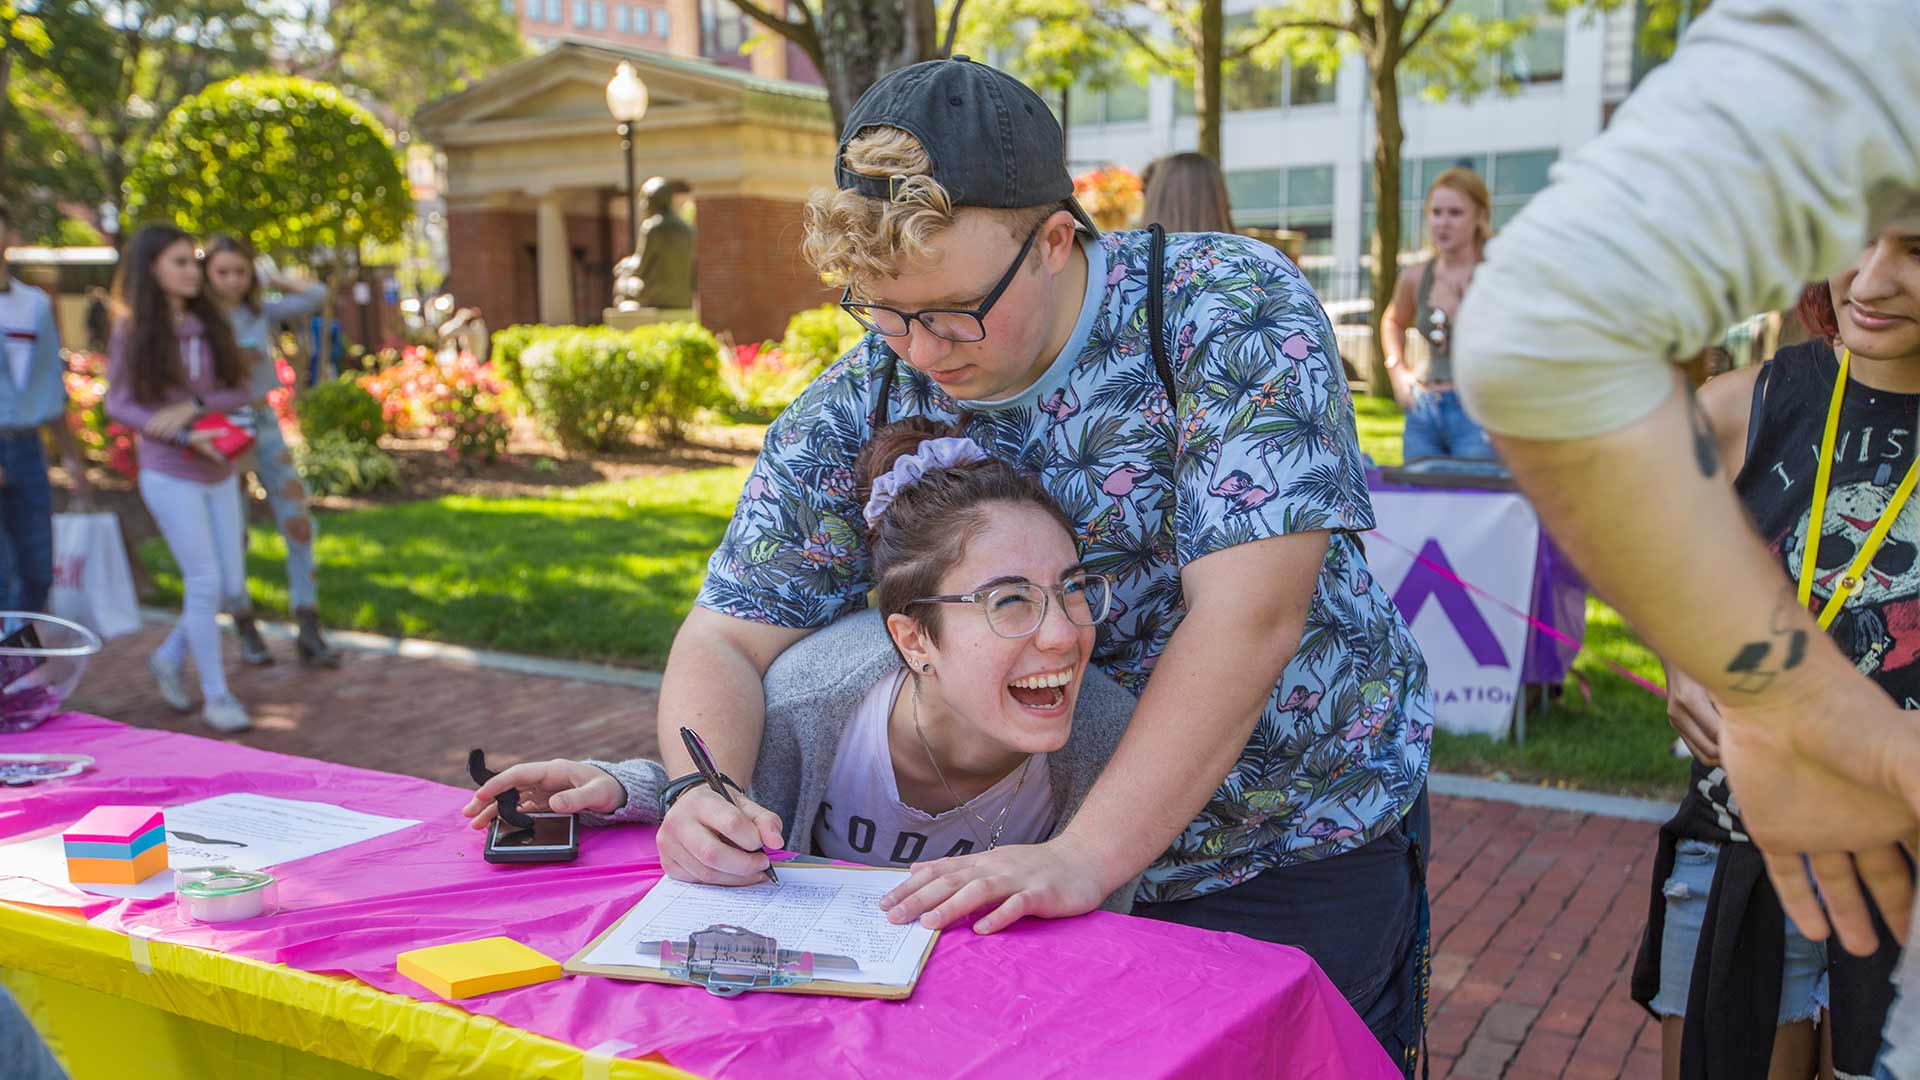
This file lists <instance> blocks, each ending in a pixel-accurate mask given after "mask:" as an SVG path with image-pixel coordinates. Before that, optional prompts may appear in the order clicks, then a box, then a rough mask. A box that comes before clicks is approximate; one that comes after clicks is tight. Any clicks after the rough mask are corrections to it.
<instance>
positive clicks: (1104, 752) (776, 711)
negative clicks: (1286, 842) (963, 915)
mask: <svg viewBox="0 0 1920 1080" xmlns="http://www.w3.org/2000/svg"><path fill="white" fill-rule="evenodd" d="M900 666H901V664H900V657H899V654H898V653H896V652H894V649H893V641H892V639H890V638H889V637H888V636H887V631H886V625H885V624H884V623H883V622H882V621H881V618H880V614H879V613H878V612H874V611H867V612H862V613H860V614H858V615H850V616H847V617H846V618H843V619H840V620H838V621H837V622H835V623H834V624H833V625H831V626H828V627H826V628H825V629H823V630H818V631H815V632H814V633H812V634H809V635H807V637H805V638H804V639H802V640H801V641H800V642H799V643H798V644H796V645H794V646H793V647H792V648H790V649H788V650H787V651H786V652H784V653H781V654H780V657H779V659H777V660H775V661H774V663H773V666H772V667H771V668H770V669H768V671H767V681H766V700H767V723H766V729H765V732H764V733H763V734H762V735H761V739H760V758H759V763H758V764H757V765H755V767H754V770H753V783H752V784H751V785H749V793H750V794H751V795H752V796H753V800H754V801H755V802H757V803H759V804H760V805H762V806H764V807H766V808H767V809H769V810H771V811H773V812H774V813H776V814H779V815H780V821H781V823H782V824H784V825H785V826H786V828H787V836H786V847H787V849H788V850H789V851H793V852H795V853H797V854H801V855H811V854H813V825H814V819H815V817H816V815H817V814H818V813H819V810H820V803H821V801H822V800H824V799H825V798H826V794H827V778H828V776H829V775H830V774H831V773H832V772H833V761H834V757H835V755H836V754H837V753H838V752H839V749H840V737H841V735H842V734H844V733H845V732H846V730H847V724H848V722H849V721H851V720H852V718H853V714H854V710H855V709H856V708H858V707H859V705H860V702H861V700H862V699H863V698H865V697H866V696H867V694H868V693H869V692H870V691H872V689H873V688H874V687H875V686H876V685H878V684H879V682H880V680H881V679H883V678H886V677H887V676H889V675H891V674H893V673H894V672H895V671H898V670H899V669H900ZM1134 704H1135V701H1134V697H1133V695H1132V694H1129V693H1128V692H1127V691H1125V690H1123V689H1121V687H1120V685H1119V684H1118V683H1116V682H1114V681H1113V680H1112V679H1109V678H1107V677H1106V676H1105V675H1104V674H1102V673H1100V672H1099V671H1098V670H1096V669H1092V668H1089V669H1088V670H1087V673H1086V675H1085V677H1084V678H1083V679H1082V680H1081V683H1080V700H1079V702H1078V703H1077V704H1076V705H1075V706H1074V714H1073V730H1072V732H1071V733H1070V734H1069V735H1068V736H1067V744H1066V745H1065V746H1063V747H1061V748H1060V749H1058V750H1056V751H1054V752H1053V753H1051V754H1049V755H1047V765H1048V773H1049V776H1050V778H1051V780H1052V784H1053V802H1054V805H1055V806H1057V807H1059V808H1060V824H1059V825H1058V826H1055V831H1056V832H1058V830H1059V829H1060V828H1063V827H1065V825H1066V823H1067V821H1068V820H1069V819H1071V818H1072V817H1073V814H1074V812H1075V811H1077V810H1078V809H1079V808H1080V803H1081V801H1082V800H1083V799H1085V798H1086V797H1087V791H1088V790H1089V789H1091V788H1092V787H1093V782H1094V781H1095V780H1096V779H1098V778H1099V776H1100V770H1101V769H1103V768H1105V767H1106V764H1107V759H1108V758H1110V757H1112V756H1113V751H1114V748H1115V747H1116V746H1118V745H1119V744H1120V736H1121V735H1122V734H1123V733H1124V732H1125V731H1126V729H1127V721H1128V720H1129V719H1131V718H1132V716H1133V707H1134ZM587 764H589V765H595V766H598V767H599V768H602V769H605V770H606V771H607V772H609V773H611V774H613V776H614V778H615V779H617V780H619V781H620V785H621V786H622V787H624V788H626V790H627V801H626V805H625V806H622V807H621V808H620V809H619V810H617V811H615V812H613V813H611V814H586V815H583V816H584V817H585V818H586V820H587V822H588V823H589V824H593V825H604V824H611V823H614V822H638V823H642V824H649V825H650V824H657V823H658V822H659V820H660V816H661V807H660V795H661V791H662V789H664V788H665V787H666V785H667V779H668V778H667V773H666V768H665V767H664V766H662V765H661V764H660V763H659V762H657V761H649V760H647V759H645V758H634V759H632V760H629V761H619V762H613V761H589V762H588V763H587ZM1138 885H1139V879H1137V878H1136V879H1135V880H1133V881H1130V882H1128V883H1127V884H1126V885H1125V886H1123V887H1121V888H1120V890H1119V891H1117V892H1115V893H1114V894H1113V895H1111V896H1109V897H1107V899H1106V902H1105V903H1104V904H1102V905H1101V907H1103V908H1105V909H1106V910H1108V911H1122V912H1124V911H1126V910H1128V909H1129V908H1130V907H1131V906H1132V904H1133V894H1134V891H1135V889H1136V888H1137V887H1138Z"/></svg>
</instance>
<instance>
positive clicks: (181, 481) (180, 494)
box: [106, 225, 253, 732]
mask: <svg viewBox="0 0 1920 1080" xmlns="http://www.w3.org/2000/svg"><path fill="white" fill-rule="evenodd" d="M114 293H115V299H116V301H117V305H116V306H117V307H118V309H119V318H118V321H117V323H116V325H115V326H114V328H113V334H112V336H111V338H110V340H109V341H108V343H107V399H106V407H107V416H108V417H109V418H110V419H113V420H117V421H119V422H120V423H122V424H125V425H127V426H128V427H130V428H132V429H134V430H135V431H136V432H138V433H139V435H138V443H137V450H138V453H139V455H140V498H141V500H142V501H144V502H145V503H146V504H147V509H148V511H150V512H151V513H152V514H153V520H154V522H155V523H156V524H158V525H159V526H160V535H161V536H162V537H164V538H165V539H166V541H167V547H168V549H169V550H171V551H172V552H173V560H174V562H176V563H178V564H179V566H180V576H181V578H182V579H183V581H184V585H185V587H184V589H183V591H184V593H185V597H184V602H183V603H182V605H181V612H180V621H178V622H176V623H175V624H174V626H173V632H172V633H170V634H168V635H167V639H166V640H165V641H164V642H162V643H161V644H160V648H159V649H158V650H156V651H155V652H154V653H153V655H152V656H150V657H148V658H147V667H148V669H149V670H151V671H152V672H153V677H154V679H155V680H156V681H157V682H158V683H159V684H160V696H161V697H163V698H165V699H166V701H167V704H169V705H171V706H173V707H174V708H176V709H179V710H180V711H182V712H185V711H187V710H188V709H190V708H192V707H193V700H192V698H191V697H189V696H188V693H187V686H186V676H185V674H184V663H185V660H186V657H187V655H188V654H189V653H191V654H192V656H193V666H194V668H195V669H196V670H197V671H198V672H199V675H200V693H201V698H202V708H201V714H200V715H201V719H203V720H204V721H206V723H207V726H209V727H211V728H213V729H214V730H215V731H220V732H235V731H245V730H246V729H247V728H249V727H251V726H252V724H253V721H252V720H251V719H250V718H249V717H248V716H247V710H246V708H245V707H244V706H242V705H241V704H240V702H239V701H237V700H235V698H234V696H233V694H232V692H231V691H229V690H228V689H227V675H226V672H225V671H224V670H223V669H222V668H221V666H220V627H219V626H218V624H216V623H215V622H214V617H215V615H217V614H218V613H219V611H220V609H221V607H222V606H223V601H225V602H228V603H233V602H236V601H238V602H241V603H244V597H245V595H246V568H245V566H244V565H243V563H242V541H241V538H240V492H239V485H238V484H237V483H236V482H235V480H234V474H233V463H232V462H231V461H229V460H227V458H226V456H225V455H223V454H221V453H220V451H219V450H217V449H215V448H214V445H213V444H214V438H215V436H214V433H213V432H211V431H196V430H194V424H195V423H196V422H197V421H199V420H200V419H201V418H202V417H204V416H207V415H210V414H213V413H231V412H239V411H240V410H242V409H245V408H246V407H247V405H248V403H249V402H250V401H251V400H252V397H253V395H252V393H251V392H250V390H249V389H248V381H247V369H246V364H245V361H244V360H243V359H242V358H241V355H240V348H239V346H237V345H235V344H234V341H233V329H232V328H231V327H230V326H228V325H227V318H226V315H225V314H224V313H223V312H222V311H221V310H220V307H219V305H218V304H216V303H215V302H214V300H213V298H212V297H211V296H209V295H208V293H207V290H206V289H205V288H204V284H203V281H202V275H201V272H200V263H199V261H198V260H196V259H195V258H194V247H193V237H191V236H189V235H187V234H186V233H184V232H181V231H180V230H179V229H176V228H174V227H172V226H171V225H149V226H147V227H146V228H143V229H141V230H140V231H139V232H138V233H135V234H134V237H133V239H132V241H131V242H130V243H128V245H127V247H126V251H125V252H124V253H123V254H122V256H121V262H120V273H119V278H118V280H117V281H116V282H115V283H114Z"/></svg>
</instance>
